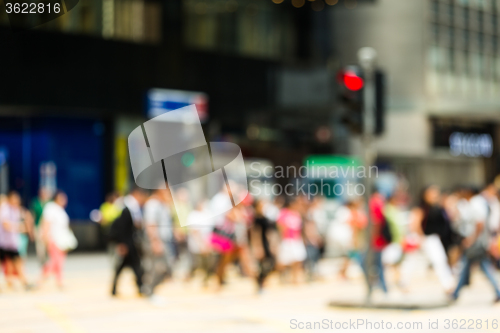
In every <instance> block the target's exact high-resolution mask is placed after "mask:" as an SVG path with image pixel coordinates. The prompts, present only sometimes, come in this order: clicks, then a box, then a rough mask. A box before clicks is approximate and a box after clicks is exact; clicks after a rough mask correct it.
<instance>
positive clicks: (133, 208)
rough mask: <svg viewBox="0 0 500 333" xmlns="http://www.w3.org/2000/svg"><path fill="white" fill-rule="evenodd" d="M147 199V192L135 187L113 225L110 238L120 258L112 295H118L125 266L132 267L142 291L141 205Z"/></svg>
mask: <svg viewBox="0 0 500 333" xmlns="http://www.w3.org/2000/svg"><path fill="white" fill-rule="evenodd" d="M146 199H147V193H146V192H145V190H143V189H142V188H140V187H135V188H134V189H133V190H132V191H131V192H130V194H129V195H127V196H125V197H124V198H123V204H124V206H125V208H123V210H122V213H121V214H120V216H119V217H118V218H117V219H116V220H115V221H114V222H113V224H112V225H111V229H110V233H109V239H110V241H112V242H115V244H116V247H115V249H116V253H117V256H118V260H117V263H116V267H115V274H114V278H113V284H112V288H111V295H113V296H115V295H116V286H117V283H118V278H119V276H120V273H121V272H122V270H123V269H124V268H125V267H130V268H131V269H132V270H133V271H134V274H135V278H136V284H137V288H138V290H139V293H141V288H142V274H143V270H142V266H141V246H142V244H141V238H142V235H141V233H142V230H143V217H142V211H141V207H142V206H143V205H144V203H145V202H146Z"/></svg>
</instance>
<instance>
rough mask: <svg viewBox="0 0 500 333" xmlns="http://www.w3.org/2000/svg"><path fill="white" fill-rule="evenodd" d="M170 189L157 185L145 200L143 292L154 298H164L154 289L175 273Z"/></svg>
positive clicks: (158, 299) (155, 300) (157, 299)
mask: <svg viewBox="0 0 500 333" xmlns="http://www.w3.org/2000/svg"><path fill="white" fill-rule="evenodd" d="M171 201H172V198H171V196H170V190H169V189H157V190H155V191H154V192H153V194H152V195H151V196H150V197H149V199H148V200H147V201H146V203H145V204H144V228H145V236H146V237H145V240H146V242H145V247H144V249H145V251H144V252H145V253H144V257H143V268H144V277H143V286H142V293H143V294H144V295H146V296H149V297H151V300H152V301H153V302H162V300H161V299H160V298H159V297H158V296H156V295H154V290H155V288H156V286H158V285H159V284H160V283H161V282H162V281H164V280H165V279H166V278H168V277H170V276H172V269H173V264H174V254H173V230H172V229H173V222H172V212H171V210H170V205H171Z"/></svg>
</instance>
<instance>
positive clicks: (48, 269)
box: [40, 191, 78, 288]
mask: <svg viewBox="0 0 500 333" xmlns="http://www.w3.org/2000/svg"><path fill="white" fill-rule="evenodd" d="M67 203H68V197H67V196H66V194H65V193H64V192H62V191H58V192H57V193H56V194H55V195H54V199H53V201H51V202H48V203H47V204H46V205H45V206H44V208H43V213H42V218H41V222H40V223H41V228H42V239H43V241H44V242H45V246H46V248H47V254H48V260H47V262H46V263H45V264H44V266H43V271H42V279H41V282H43V281H44V280H46V279H47V278H48V276H49V274H50V273H53V274H54V275H55V277H56V281H57V284H58V286H59V287H61V288H62V287H63V281H62V272H63V266H64V261H65V259H66V254H67V252H68V251H69V250H72V249H75V248H76V246H77V245H78V242H77V240H76V238H75V236H74V235H73V233H72V231H71V230H70V228H69V216H68V214H67V213H66V211H65V210H64V208H65V207H66V205H67Z"/></svg>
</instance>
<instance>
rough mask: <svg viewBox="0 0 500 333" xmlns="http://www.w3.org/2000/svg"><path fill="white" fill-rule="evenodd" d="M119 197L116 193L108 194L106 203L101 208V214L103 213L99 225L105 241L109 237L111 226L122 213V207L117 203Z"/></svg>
mask: <svg viewBox="0 0 500 333" xmlns="http://www.w3.org/2000/svg"><path fill="white" fill-rule="evenodd" d="M118 197H119V194H118V193H116V192H111V193H108V194H106V198H105V201H104V202H103V203H102V205H101V206H100V207H99V212H100V213H101V220H100V221H99V223H100V225H101V231H102V234H103V236H104V240H106V238H107V237H108V234H109V229H110V228H111V225H112V224H113V222H114V221H115V220H116V219H117V218H118V216H120V214H121V212H122V210H121V209H120V207H119V206H118V205H117V204H116V203H115V202H116V199H118Z"/></svg>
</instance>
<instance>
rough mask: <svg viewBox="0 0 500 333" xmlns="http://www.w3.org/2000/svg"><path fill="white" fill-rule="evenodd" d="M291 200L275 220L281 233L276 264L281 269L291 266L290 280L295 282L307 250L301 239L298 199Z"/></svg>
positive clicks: (300, 217)
mask: <svg viewBox="0 0 500 333" xmlns="http://www.w3.org/2000/svg"><path fill="white" fill-rule="evenodd" d="M292 200H293V201H292V202H291V203H289V204H288V205H286V206H285V208H283V209H282V210H281V212H280V214H279V216H278V220H277V221H276V222H277V226H278V230H279V232H280V235H281V244H280V247H279V250H278V264H279V266H280V267H281V269H285V268H291V270H292V282H293V283H297V282H298V280H299V275H300V274H301V271H302V262H303V261H304V260H305V259H306V257H307V252H306V247H305V245H304V240H303V239H302V216H301V214H300V201H299V200H297V199H292Z"/></svg>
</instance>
